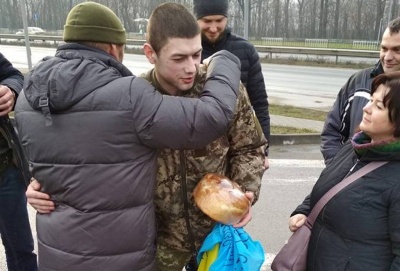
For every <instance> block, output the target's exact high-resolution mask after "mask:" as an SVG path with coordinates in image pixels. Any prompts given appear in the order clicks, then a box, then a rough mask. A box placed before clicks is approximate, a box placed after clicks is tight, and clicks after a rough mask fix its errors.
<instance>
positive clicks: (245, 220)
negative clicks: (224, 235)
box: [232, 192, 254, 228]
mask: <svg viewBox="0 0 400 271" xmlns="http://www.w3.org/2000/svg"><path fill="white" fill-rule="evenodd" d="M246 197H247V198H248V199H249V200H250V208H249V211H248V212H247V213H246V214H245V215H244V216H243V217H242V219H241V220H240V221H239V222H238V223H236V224H233V225H232V226H233V227H234V228H243V227H244V226H246V225H247V224H248V223H249V222H250V220H251V219H252V218H253V216H252V215H251V206H252V205H253V201H254V193H253V192H246Z"/></svg>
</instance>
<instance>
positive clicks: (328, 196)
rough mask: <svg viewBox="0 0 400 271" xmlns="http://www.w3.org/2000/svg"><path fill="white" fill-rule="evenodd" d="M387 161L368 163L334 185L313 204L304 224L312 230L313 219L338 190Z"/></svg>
mask: <svg viewBox="0 0 400 271" xmlns="http://www.w3.org/2000/svg"><path fill="white" fill-rule="evenodd" d="M387 162H388V161H383V162H371V163H368V164H367V165H366V166H364V167H362V168H361V169H360V170H358V171H356V172H354V173H353V174H351V175H350V176H347V177H346V178H344V179H343V180H342V181H341V182H340V183H338V184H336V185H335V186H334V187H332V188H331V189H330V190H329V191H328V192H326V194H325V195H323V196H322V198H320V199H319V201H318V202H317V204H315V206H314V208H313V209H312V210H311V213H310V214H309V215H308V217H307V221H306V223H305V224H307V226H308V228H310V229H311V228H312V226H313V225H314V222H315V219H316V218H317V216H318V214H319V213H320V212H321V210H322V208H324V206H325V204H326V203H327V202H328V201H329V200H330V199H331V198H333V196H335V195H336V194H337V193H338V192H339V191H340V190H342V189H343V188H345V187H346V186H348V185H349V184H351V183H352V182H354V181H355V180H357V179H359V178H360V177H362V176H364V175H365V174H367V173H369V172H371V171H373V170H374V169H377V168H378V167H380V166H383V165H384V164H386V163H387Z"/></svg>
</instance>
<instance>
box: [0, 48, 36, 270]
mask: <svg viewBox="0 0 400 271" xmlns="http://www.w3.org/2000/svg"><path fill="white" fill-rule="evenodd" d="M23 82H24V77H23V75H22V74H21V72H20V71H18V70H17V69H15V68H14V67H13V66H12V65H11V63H10V62H9V61H8V60H7V59H6V58H5V57H4V56H3V55H2V54H1V53H0V235H1V239H2V242H3V245H4V248H5V251H6V258H7V267H8V270H10V271H21V270H24V271H34V270H37V262H36V254H35V253H33V238H32V232H31V228H30V225H29V219H28V212H27V208H26V197H25V190H26V184H27V183H28V182H29V179H30V177H29V171H28V167H27V163H26V161H25V159H24V156H23V154H22V151H21V145H20V144H19V141H18V138H17V135H16V133H15V130H14V128H13V126H12V124H11V122H10V119H9V117H8V113H9V112H10V111H12V109H13V107H14V104H15V101H16V97H17V95H18V94H19V92H20V91H21V89H22V84H23Z"/></svg>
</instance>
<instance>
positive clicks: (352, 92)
mask: <svg viewBox="0 0 400 271" xmlns="http://www.w3.org/2000/svg"><path fill="white" fill-rule="evenodd" d="M379 58H380V59H379V61H378V63H377V64H376V65H375V66H374V67H370V68H367V69H364V70H361V71H359V72H357V73H355V74H353V75H352V76H351V77H350V78H349V79H348V81H347V83H346V84H345V85H344V86H343V87H342V88H341V90H340V91H339V93H338V95H337V98H336V101H335V103H334V105H333V107H332V109H331V111H330V112H329V113H328V116H327V118H326V120H325V125H324V128H323V130H322V134H321V138H322V143H321V152H322V154H323V156H324V159H325V163H329V161H330V160H331V159H332V158H333V157H334V156H335V155H336V153H337V152H338V151H339V149H340V148H341V147H342V146H343V145H344V143H345V142H346V141H347V140H348V139H349V138H351V137H352V136H353V134H354V133H355V131H356V130H357V129H358V125H359V124H360V122H361V119H362V114H363V110H362V109H363V107H364V106H365V105H366V104H367V103H368V102H369V100H370V93H371V83H372V80H373V78H375V77H376V76H377V75H379V74H381V73H387V72H392V71H398V70H400V18H396V19H394V20H392V21H391V22H390V23H389V25H388V27H387V28H386V30H385V32H384V33H383V36H382V41H381V50H380V56H379Z"/></svg>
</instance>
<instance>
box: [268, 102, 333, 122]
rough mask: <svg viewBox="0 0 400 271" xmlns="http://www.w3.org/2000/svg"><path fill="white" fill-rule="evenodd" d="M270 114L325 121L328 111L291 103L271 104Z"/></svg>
mask: <svg viewBox="0 0 400 271" xmlns="http://www.w3.org/2000/svg"><path fill="white" fill-rule="evenodd" d="M269 114H271V115H278V116H285V117H292V118H299V119H308V120H319V121H325V118H326V115H327V114H328V112H325V111H322V110H315V109H308V108H301V107H295V106H290V105H280V104H269Z"/></svg>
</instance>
